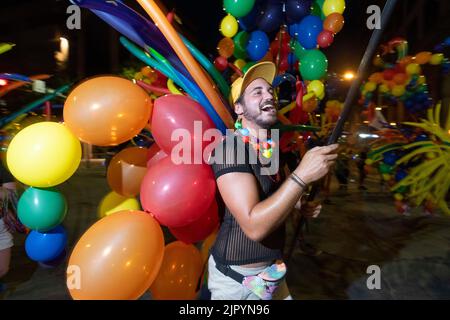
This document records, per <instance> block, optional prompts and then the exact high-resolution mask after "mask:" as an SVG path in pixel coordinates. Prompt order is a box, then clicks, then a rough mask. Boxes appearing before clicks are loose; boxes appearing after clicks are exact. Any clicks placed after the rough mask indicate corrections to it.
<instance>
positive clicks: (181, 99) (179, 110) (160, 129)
mask: <svg viewBox="0 0 450 320" xmlns="http://www.w3.org/2000/svg"><path fill="white" fill-rule="evenodd" d="M194 122H195V123H194ZM199 124H200V125H199ZM195 125H197V126H196V127H195ZM212 128H215V125H214V123H213V122H212V120H211V119H210V118H209V116H208V114H207V113H206V112H205V110H204V109H203V107H202V106H201V105H200V104H199V103H198V102H196V101H195V100H193V99H191V98H189V97H187V96H184V95H175V94H171V95H166V96H163V97H160V98H158V99H156V100H155V104H154V108H153V116H152V134H153V137H154V138H155V141H156V143H157V144H158V146H159V147H160V148H161V149H162V150H163V151H164V152H165V153H167V154H171V153H172V149H173V148H174V147H175V146H177V145H179V144H180V143H181V142H184V143H183V144H185V143H186V142H188V141H185V140H184V139H185V138H179V137H177V138H175V141H172V133H173V132H174V130H176V129H185V130H187V132H186V133H189V137H186V139H187V140H189V142H190V150H188V151H190V159H191V161H192V162H194V160H195V159H193V155H194V153H195V154H196V156H197V158H198V159H202V161H203V156H202V155H203V150H204V149H205V147H206V146H208V145H209V143H210V142H209V141H203V134H204V132H205V131H206V130H208V129H212ZM188 138H190V139H188ZM177 139H179V141H177ZM200 153H201V154H200ZM192 162H191V163H192Z"/></svg>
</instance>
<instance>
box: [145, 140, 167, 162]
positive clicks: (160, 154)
mask: <svg viewBox="0 0 450 320" xmlns="http://www.w3.org/2000/svg"><path fill="white" fill-rule="evenodd" d="M165 157H167V153H165V152H164V151H162V150H161V149H160V148H159V146H158V145H157V144H156V143H154V144H153V145H152V146H151V147H150V148H148V151H147V168H149V167H150V166H151V165H153V164H155V163H156V162H158V161H159V160H161V159H164V158H165Z"/></svg>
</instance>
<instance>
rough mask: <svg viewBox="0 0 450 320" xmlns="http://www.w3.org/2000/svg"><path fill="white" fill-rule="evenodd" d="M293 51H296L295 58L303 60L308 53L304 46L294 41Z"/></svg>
mask: <svg viewBox="0 0 450 320" xmlns="http://www.w3.org/2000/svg"><path fill="white" fill-rule="evenodd" d="M291 44H292V50H293V51H294V54H295V56H296V57H297V59H299V60H301V59H302V58H303V56H304V55H305V53H306V52H307V51H306V49H305V48H303V47H302V45H301V44H300V43H299V42H298V41H295V40H294V41H292V42H291Z"/></svg>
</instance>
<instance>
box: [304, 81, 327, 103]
mask: <svg viewBox="0 0 450 320" xmlns="http://www.w3.org/2000/svg"><path fill="white" fill-rule="evenodd" d="M307 88H308V93H310V92H313V93H314V94H315V95H316V97H319V99H320V97H321V96H322V95H324V93H325V86H324V85H323V82H322V81H319V80H313V81H311V82H310V83H309V84H308V87H307Z"/></svg>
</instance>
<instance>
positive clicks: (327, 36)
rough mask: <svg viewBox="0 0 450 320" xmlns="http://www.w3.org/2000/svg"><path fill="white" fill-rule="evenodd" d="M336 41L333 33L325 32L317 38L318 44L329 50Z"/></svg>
mask: <svg viewBox="0 0 450 320" xmlns="http://www.w3.org/2000/svg"><path fill="white" fill-rule="evenodd" d="M333 41H334V34H333V32H331V31H328V30H323V31H322V32H321V33H319V35H318V36H317V44H318V45H319V47H321V48H328V47H329V46H330V45H331V44H332V43H333Z"/></svg>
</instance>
